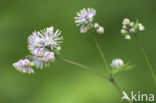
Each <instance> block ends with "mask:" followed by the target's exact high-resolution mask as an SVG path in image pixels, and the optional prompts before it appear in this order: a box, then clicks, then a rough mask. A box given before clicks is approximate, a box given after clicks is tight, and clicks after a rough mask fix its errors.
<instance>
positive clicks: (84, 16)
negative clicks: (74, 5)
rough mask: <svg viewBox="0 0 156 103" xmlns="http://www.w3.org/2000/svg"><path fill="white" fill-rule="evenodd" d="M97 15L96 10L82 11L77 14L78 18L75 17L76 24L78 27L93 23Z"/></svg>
mask: <svg viewBox="0 0 156 103" xmlns="http://www.w3.org/2000/svg"><path fill="white" fill-rule="evenodd" d="M95 15H96V10H95V9H93V8H88V9H82V10H80V12H78V13H77V16H78V17H75V18H74V19H75V23H77V26H79V25H84V24H87V23H88V22H92V21H93V17H94V16H95Z"/></svg>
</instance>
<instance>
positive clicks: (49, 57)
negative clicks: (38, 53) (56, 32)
mask: <svg viewBox="0 0 156 103" xmlns="http://www.w3.org/2000/svg"><path fill="white" fill-rule="evenodd" d="M54 59H55V56H54V53H53V52H46V53H45V56H44V58H43V60H44V61H45V62H50V61H53V60H54Z"/></svg>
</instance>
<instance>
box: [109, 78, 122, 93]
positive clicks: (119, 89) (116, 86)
mask: <svg viewBox="0 0 156 103" xmlns="http://www.w3.org/2000/svg"><path fill="white" fill-rule="evenodd" d="M109 80H110V82H111V83H112V84H113V85H114V87H115V88H116V89H117V90H118V92H119V93H120V94H121V95H123V94H122V90H121V88H120V87H119V86H118V85H117V83H116V82H115V80H114V78H113V77H112V76H111V77H110V78H109Z"/></svg>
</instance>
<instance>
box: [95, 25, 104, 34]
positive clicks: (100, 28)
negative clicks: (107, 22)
mask: <svg viewBox="0 0 156 103" xmlns="http://www.w3.org/2000/svg"><path fill="white" fill-rule="evenodd" d="M96 31H97V33H99V34H103V33H104V28H103V27H102V26H99V27H98V28H97V30H96Z"/></svg>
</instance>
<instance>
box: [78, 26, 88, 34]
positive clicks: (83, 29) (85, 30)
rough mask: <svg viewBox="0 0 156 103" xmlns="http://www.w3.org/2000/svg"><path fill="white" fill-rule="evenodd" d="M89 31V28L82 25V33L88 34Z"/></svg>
mask: <svg viewBox="0 0 156 103" xmlns="http://www.w3.org/2000/svg"><path fill="white" fill-rule="evenodd" d="M88 29H89V28H88V27H87V26H84V25H82V26H81V28H80V33H86V32H87V31H88Z"/></svg>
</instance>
